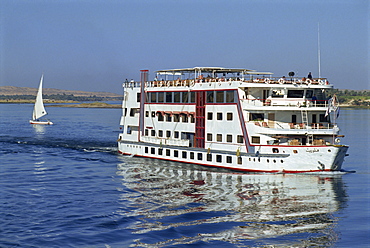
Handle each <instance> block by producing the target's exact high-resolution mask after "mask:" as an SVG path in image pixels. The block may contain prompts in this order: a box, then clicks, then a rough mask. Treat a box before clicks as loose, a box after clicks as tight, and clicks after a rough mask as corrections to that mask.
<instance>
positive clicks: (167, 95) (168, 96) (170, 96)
mask: <svg viewBox="0 0 370 248" xmlns="http://www.w3.org/2000/svg"><path fill="white" fill-rule="evenodd" d="M166 102H172V92H166Z"/></svg>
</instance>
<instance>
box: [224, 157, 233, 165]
mask: <svg viewBox="0 0 370 248" xmlns="http://www.w3.org/2000/svg"><path fill="white" fill-rule="evenodd" d="M232 162H233V160H232V158H231V156H226V163H228V164H231V163H232Z"/></svg>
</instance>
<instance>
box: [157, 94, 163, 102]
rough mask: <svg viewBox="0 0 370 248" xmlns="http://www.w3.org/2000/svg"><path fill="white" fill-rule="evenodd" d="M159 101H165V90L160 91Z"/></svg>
mask: <svg viewBox="0 0 370 248" xmlns="http://www.w3.org/2000/svg"><path fill="white" fill-rule="evenodd" d="M158 102H164V92H158Z"/></svg>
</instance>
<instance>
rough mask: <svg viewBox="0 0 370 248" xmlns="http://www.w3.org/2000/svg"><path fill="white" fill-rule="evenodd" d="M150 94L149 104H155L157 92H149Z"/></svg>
mask: <svg viewBox="0 0 370 248" xmlns="http://www.w3.org/2000/svg"><path fill="white" fill-rule="evenodd" d="M149 94H150V102H157V92H151V93H149Z"/></svg>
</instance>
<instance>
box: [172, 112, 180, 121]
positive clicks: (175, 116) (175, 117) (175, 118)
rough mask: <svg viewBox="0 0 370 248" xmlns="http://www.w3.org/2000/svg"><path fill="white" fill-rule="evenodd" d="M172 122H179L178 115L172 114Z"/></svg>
mask: <svg viewBox="0 0 370 248" xmlns="http://www.w3.org/2000/svg"><path fill="white" fill-rule="evenodd" d="M173 121H174V122H180V115H179V114H174V115H173Z"/></svg>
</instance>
